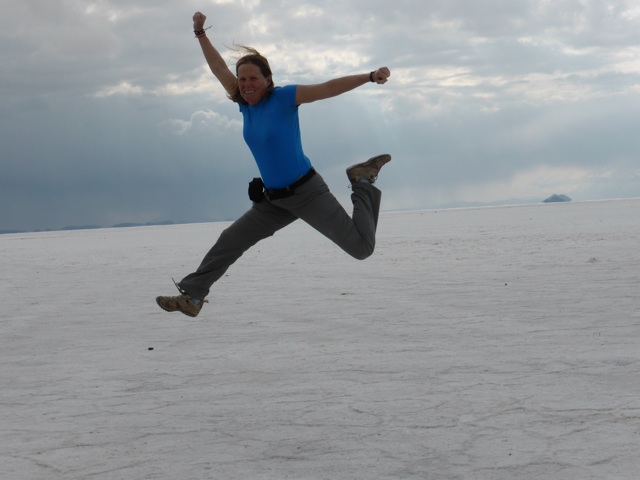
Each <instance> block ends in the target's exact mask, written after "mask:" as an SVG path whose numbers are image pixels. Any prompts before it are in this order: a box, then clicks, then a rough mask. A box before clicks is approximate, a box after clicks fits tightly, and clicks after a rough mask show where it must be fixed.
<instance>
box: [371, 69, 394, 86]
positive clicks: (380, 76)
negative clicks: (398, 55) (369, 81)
mask: <svg viewBox="0 0 640 480" xmlns="http://www.w3.org/2000/svg"><path fill="white" fill-rule="evenodd" d="M390 75H391V71H389V69H388V68H387V67H380V68H379V69H377V70H376V71H374V72H373V75H372V78H373V81H374V82H376V83H378V84H380V85H382V84H383V83H387V79H388V78H389V76H390Z"/></svg>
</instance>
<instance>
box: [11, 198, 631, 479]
mask: <svg viewBox="0 0 640 480" xmlns="http://www.w3.org/2000/svg"><path fill="white" fill-rule="evenodd" d="M639 210H640V200H619V201H603V202H585V203H568V204H549V205H530V206H517V207H494V208H478V209H459V210H443V211H437V212H436V211H425V212H405V213H385V214H382V215H381V218H380V226H379V236H378V246H377V251H376V253H375V254H374V256H373V257H371V258H370V259H368V260H367V261H365V262H357V261H355V260H352V259H350V258H349V257H348V256H346V255H345V254H343V253H342V252H341V251H340V250H339V249H338V248H337V247H335V246H334V245H333V244H331V243H330V242H329V241H328V240H326V239H324V238H323V237H321V236H320V235H319V234H317V233H316V232H314V231H312V230H311V229H310V228H309V227H307V226H305V225H304V224H302V223H297V224H294V225H293V226H291V227H289V228H288V229H286V230H284V231H282V232H280V233H278V234H276V236H275V237H273V238H271V239H269V240H266V241H264V242H262V243H260V244H258V245H257V246H256V247H255V248H254V249H253V250H251V251H249V252H248V253H247V254H246V255H245V256H244V257H243V258H241V259H240V261H239V262H238V263H237V264H236V265H234V266H233V267H232V268H231V269H230V270H229V272H228V275H227V276H225V277H224V278H223V279H222V280H221V281H220V283H219V284H217V285H216V286H215V287H214V290H213V292H212V295H211V296H210V297H209V300H210V302H211V303H209V304H207V305H205V307H204V309H203V311H202V313H201V314H200V316H199V317H198V318H196V319H191V318H188V317H185V316H182V315H180V314H168V313H166V312H163V311H161V310H160V309H159V308H158V307H157V306H156V305H155V302H154V298H155V296H156V295H159V294H171V292H173V291H174V290H173V285H172V282H171V279H170V277H171V276H174V277H176V278H179V277H180V276H181V275H184V274H186V273H189V272H190V271H191V269H193V268H194V267H195V266H197V264H198V263H199V261H200V259H201V257H202V256H203V255H204V254H205V253H206V251H207V250H208V248H209V247H210V244H211V243H212V242H213V241H214V240H215V239H216V238H217V236H218V235H219V233H220V232H221V230H222V229H223V228H224V227H225V226H226V224H221V223H216V224H201V225H179V226H163V227H143V228H129V229H113V230H92V231H76V232H50V233H33V234H16V235H2V236H0V264H1V265H2V268H1V269H0V278H1V279H2V289H1V290H0V300H1V303H0V304H1V305H2V307H3V313H2V316H1V320H0V342H1V344H0V347H1V348H0V362H1V364H2V369H1V371H0V372H1V373H0V380H1V385H2V389H1V390H0V426H1V428H0V478H3V479H4V478H7V479H29V480H39V479H47V480H50V479H87V478H92V479H98V480H117V479H123V480H125V479H126V480H131V479H176V478H180V479H225V480H229V479H284V478H292V479H314V480H317V479H336V478H340V479H368V480H369V479H434V480H441V479H474V480H477V479H487V480H488V479H491V480H500V479H505V480H506V479H509V480H512V479H514V478H517V479H519V480H523V479H542V478H544V479H556V478H562V479H563V480H567V479H580V480H586V479H613V478H615V479H635V478H637V471H638V468H639V467H640V458H639V456H638V445H639V444H640V381H638V379H639V375H640V349H639V348H638V343H639V339H640V307H639V306H638V287H639V285H640V249H639V248H638V245H639V244H640V223H639V222H638V221H637V219H638V218H639V216H638V212H639ZM150 347H152V348H153V350H150V349H149V348H150Z"/></svg>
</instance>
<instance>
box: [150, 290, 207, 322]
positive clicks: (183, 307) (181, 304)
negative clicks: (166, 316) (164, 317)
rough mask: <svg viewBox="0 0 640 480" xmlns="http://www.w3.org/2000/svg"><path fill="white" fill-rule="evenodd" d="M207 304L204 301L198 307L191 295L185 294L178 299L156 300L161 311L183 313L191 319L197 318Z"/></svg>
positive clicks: (163, 298) (177, 297)
mask: <svg viewBox="0 0 640 480" xmlns="http://www.w3.org/2000/svg"><path fill="white" fill-rule="evenodd" d="M205 302H206V300H202V301H200V303H199V304H197V305H196V304H195V303H193V301H192V299H191V297H190V296H189V295H184V294H183V295H178V296H176V297H157V298H156V303H157V304H158V306H159V307H160V308H161V309H163V310H165V311H167V312H181V313H184V314H185V315H188V316H190V317H197V316H198V314H199V313H200V310H202V306H203V305H204V304H205Z"/></svg>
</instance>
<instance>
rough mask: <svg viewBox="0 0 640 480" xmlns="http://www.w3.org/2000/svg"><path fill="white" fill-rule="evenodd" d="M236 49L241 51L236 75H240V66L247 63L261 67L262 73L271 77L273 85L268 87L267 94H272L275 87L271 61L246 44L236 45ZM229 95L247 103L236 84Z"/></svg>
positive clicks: (235, 99) (236, 100)
mask: <svg viewBox="0 0 640 480" xmlns="http://www.w3.org/2000/svg"><path fill="white" fill-rule="evenodd" d="M235 50H236V51H238V52H240V53H241V56H240V58H239V59H238V61H237V62H236V77H237V76H238V68H239V67H240V66H242V65H245V64H247V63H250V64H253V65H255V66H256V67H258V68H259V69H260V73H262V75H263V76H264V77H265V78H267V77H271V85H269V88H268V89H267V96H269V95H271V92H273V89H274V88H275V86H274V84H273V74H272V73H271V67H270V66H269V61H268V60H267V59H266V58H265V57H264V56H263V55H262V54H261V53H260V52H258V51H257V50H256V49H255V48H252V47H247V46H245V45H235ZM228 97H229V98H230V99H231V100H232V101H234V102H236V103H241V104H243V105H246V104H247V102H245V100H244V98H242V96H241V95H240V89H239V88H238V85H237V84H236V88H235V89H234V91H233V92H232V93H229V94H228Z"/></svg>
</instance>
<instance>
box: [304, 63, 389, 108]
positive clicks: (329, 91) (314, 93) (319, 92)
mask: <svg viewBox="0 0 640 480" xmlns="http://www.w3.org/2000/svg"><path fill="white" fill-rule="evenodd" d="M390 75H391V72H390V71H389V69H388V68H387V67H380V68H379V69H377V70H375V71H373V72H371V73H363V74H360V75H348V76H346V77H340V78H334V79H333V80H329V81H327V82H323V83H318V84H316V85H298V88H297V90H296V103H297V104H298V105H301V104H303V103H311V102H315V101H316V100H324V99H325V98H331V97H335V96H337V95H341V94H343V93H345V92H348V91H350V90H353V89H355V88H358V87H361V86H362V85H365V84H367V83H369V82H371V81H373V82H375V83H378V84H380V85H382V84H383V83H387V79H388V78H389V76H390Z"/></svg>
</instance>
